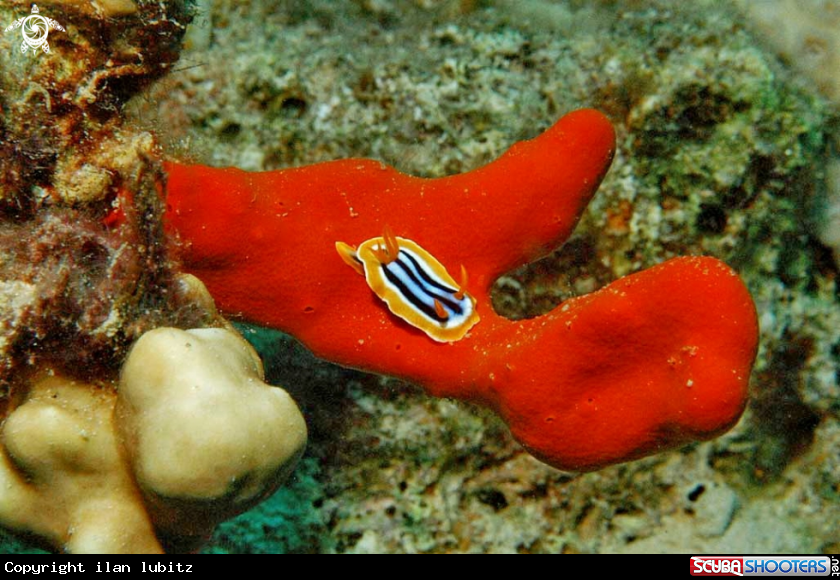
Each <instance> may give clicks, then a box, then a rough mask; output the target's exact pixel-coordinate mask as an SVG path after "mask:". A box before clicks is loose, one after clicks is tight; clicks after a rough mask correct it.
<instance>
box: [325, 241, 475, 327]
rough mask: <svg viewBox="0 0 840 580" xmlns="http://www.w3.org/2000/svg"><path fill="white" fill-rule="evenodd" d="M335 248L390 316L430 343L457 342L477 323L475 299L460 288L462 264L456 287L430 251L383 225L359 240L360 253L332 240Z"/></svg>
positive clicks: (463, 277) (464, 277)
mask: <svg viewBox="0 0 840 580" xmlns="http://www.w3.org/2000/svg"><path fill="white" fill-rule="evenodd" d="M335 248H336V250H337V251H338V254H339V255H340V256H341V258H342V259H343V260H344V261H345V262H346V263H347V264H348V265H349V266H351V267H352V268H353V269H354V270H356V272H358V273H359V274H362V275H363V276H364V277H365V280H366V281H367V283H368V286H370V288H371V290H373V292H374V293H375V294H376V295H377V296H379V297H380V298H381V299H382V300H383V301H384V302H385V303H386V304H387V305H388V308H389V310H390V311H391V312H393V313H394V314H395V315H397V316H399V317H400V318H402V319H403V320H405V321H406V322H408V323H409V324H410V325H412V326H414V327H416V328H419V329H420V330H422V331H423V332H425V333H426V334H427V335H429V337H431V338H433V339H434V340H436V341H438V342H452V341H456V340H460V339H462V338H464V336H465V335H466V334H467V332H469V330H470V328H472V327H473V325H475V324H476V323H477V322H478V320H479V317H478V313H477V312H476V310H475V298H473V297H472V296H470V295H469V294H468V293H467V292H466V290H465V288H464V287H465V286H466V283H467V273H466V270H465V269H464V267H463V266H461V282H460V284H459V283H457V282H455V280H454V279H453V278H452V276H450V275H449V272H447V271H446V268H444V267H443V265H442V264H441V263H440V262H438V260H437V259H436V258H435V257H434V256H432V255H431V254H430V253H429V252H427V251H426V250H424V249H423V248H422V247H420V245H418V244H417V243H416V242H413V241H412V240H407V239H405V238H399V237H396V236H394V235H393V233H391V231H390V230H389V229H388V228H387V227H386V228H385V231H384V232H383V235H382V237H378V238H372V239H370V240H367V241H365V242H362V244H361V245H360V246H359V248H358V249H355V248H353V247H352V246H350V245H348V244H345V243H344V242H336V244H335Z"/></svg>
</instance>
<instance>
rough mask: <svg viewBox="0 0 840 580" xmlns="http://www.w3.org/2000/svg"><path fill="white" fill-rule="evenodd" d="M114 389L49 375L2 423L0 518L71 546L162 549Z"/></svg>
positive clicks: (13, 526)
mask: <svg viewBox="0 0 840 580" xmlns="http://www.w3.org/2000/svg"><path fill="white" fill-rule="evenodd" d="M115 398H116V396H115V394H114V393H113V390H111V389H109V388H99V387H96V386H94V385H89V384H85V383H80V382H75V381H72V380H68V379H65V378H61V377H55V376H44V377H41V378H38V379H36V380H35V381H33V383H32V385H31V387H30V389H29V393H28V396H27V398H26V400H25V401H24V402H23V404H21V405H20V406H19V407H17V408H16V409H15V410H14V411H13V412H12V413H11V414H10V415H9V416H8V417H7V418H6V421H5V423H4V424H3V429H2V442H3V448H4V452H3V453H2V454H0V489H2V490H3V493H2V494H0V521H2V523H3V525H4V526H5V527H8V528H10V529H12V530H16V531H18V532H23V533H26V534H28V535H34V536H38V537H40V538H42V539H43V540H44V541H46V542H47V543H48V544H49V545H51V546H53V547H56V548H59V549H61V550H62V551H66V552H75V553H90V552H112V553H126V552H160V551H161V546H160V544H159V543H158V541H157V538H156V537H155V534H154V530H153V526H152V522H151V521H150V519H149V517H148V515H147V512H146V509H145V506H144V505H143V502H142V500H141V498H140V494H139V493H138V492H137V489H136V486H135V485H134V481H133V479H132V476H131V473H130V469H129V467H128V466H127V465H126V464H125V462H124V460H123V459H122V457H121V454H120V448H119V444H118V443H117V440H116V437H115V432H114V425H113V408H114V400H115Z"/></svg>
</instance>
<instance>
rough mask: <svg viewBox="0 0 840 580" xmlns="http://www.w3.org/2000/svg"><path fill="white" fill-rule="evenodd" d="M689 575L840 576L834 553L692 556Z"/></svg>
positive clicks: (839, 564) (838, 561) (837, 561)
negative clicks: (832, 554)
mask: <svg viewBox="0 0 840 580" xmlns="http://www.w3.org/2000/svg"><path fill="white" fill-rule="evenodd" d="M690 572H691V575H692V576H840V560H838V558H837V557H836V556H831V557H830V558H829V556H692V557H691V566H690Z"/></svg>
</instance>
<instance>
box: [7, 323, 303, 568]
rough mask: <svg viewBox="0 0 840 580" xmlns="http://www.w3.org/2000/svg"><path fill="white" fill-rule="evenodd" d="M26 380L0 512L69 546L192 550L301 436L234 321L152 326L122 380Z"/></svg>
mask: <svg viewBox="0 0 840 580" xmlns="http://www.w3.org/2000/svg"><path fill="white" fill-rule="evenodd" d="M19 391H20V392H22V393H23V394H22V395H21V396H20V397H19V398H20V399H21V400H16V398H13V399H12V400H11V401H10V402H9V404H10V406H11V407H12V408H11V412H9V413H8V414H7V417H6V420H5V422H4V423H3V426H2V432H0V438H2V449H0V489H2V490H3V493H2V494H0V523H2V525H3V526H4V527H7V528H10V529H12V530H15V531H18V532H20V533H25V534H27V535H30V536H37V537H39V538H41V539H42V541H44V542H45V543H46V544H48V545H50V546H52V547H54V548H57V549H60V550H62V551H66V552H74V553H90V552H112V553H118V552H161V551H162V550H163V546H162V544H161V542H164V544H165V547H166V548H175V549H195V548H196V547H197V546H198V545H199V543H200V542H201V540H203V539H204V538H205V537H206V536H207V535H208V534H209V533H210V532H212V530H213V528H214V527H215V526H216V524H218V523H219V522H221V521H222V520H224V519H227V518H229V517H231V516H233V515H236V514H238V513H240V512H241V511H244V510H245V509H247V508H249V507H250V506H252V505H253V504H255V503H256V502H258V501H259V500H261V499H263V498H264V497H265V496H266V495H267V494H269V493H271V492H272V491H273V490H274V489H275V488H276V487H277V486H278V485H279V484H280V483H281V482H282V481H283V479H285V478H286V477H287V476H288V475H289V473H290V472H291V470H292V469H293V468H294V465H295V463H296V462H297V459H298V458H299V457H300V455H301V454H302V452H303V448H304V445H305V443H306V426H305V424H304V422H303V417H302V416H301V414H300V412H299V411H298V409H297V406H296V405H295V403H294V401H292V399H291V398H290V397H289V395H287V394H286V392H285V391H283V390H282V389H279V388H277V387H271V386H269V385H267V384H265V383H264V382H263V370H262V364H261V362H260V360H259V358H258V357H257V355H256V353H255V352H254V350H253V349H252V348H251V346H250V345H248V343H247V342H245V340H244V339H242V337H240V336H239V335H238V334H237V333H236V332H234V331H233V330H230V329H219V328H209V329H199V330H190V331H183V330H178V329H174V328H159V329H156V330H153V331H150V332H148V333H146V334H144V335H143V336H142V337H141V338H140V340H138V341H137V343H136V344H135V346H134V347H133V348H132V350H131V353H130V354H129V357H128V359H127V360H126V363H125V365H124V367H123V372H122V377H121V380H120V384H119V387H118V389H117V390H116V391H115V390H114V388H113V386H112V385H109V384H105V385H92V384H87V383H82V382H78V381H73V380H71V379H68V378H66V377H61V376H57V375H55V374H53V373H52V372H45V373H44V374H42V375H40V376H39V377H37V378H35V379H33V380H32V381H29V383H28V384H26V385H23V387H22V388H20V389H19ZM159 538H160V539H161V541H159Z"/></svg>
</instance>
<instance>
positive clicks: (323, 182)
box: [166, 110, 758, 471]
mask: <svg viewBox="0 0 840 580" xmlns="http://www.w3.org/2000/svg"><path fill="white" fill-rule="evenodd" d="M614 150H615V132H614V131H613V127H612V124H611V123H610V122H609V121H608V120H607V119H606V118H605V117H604V116H603V115H602V114H600V113H598V112H597V111H593V110H582V111H575V112H573V113H569V114H568V115H566V116H564V117H563V118H561V119H560V120H559V121H557V123H555V124H554V125H553V126H552V127H550V128H548V129H547V130H546V131H545V132H543V133H542V134H541V135H538V136H537V137H535V138H534V139H531V140H528V141H523V142H520V143H516V144H515V145H513V146H512V147H511V148H510V149H509V150H508V151H507V152H506V153H505V154H504V155H502V156H501V157H500V158H498V159H497V160H495V161H493V162H491V163H489V164H487V165H485V166H483V167H479V168H477V169H474V170H473V171H470V172H468V173H463V174H460V175H451V176H448V177H441V178H436V179H423V178H419V177H413V176H410V175H406V174H404V173H400V172H399V171H397V170H396V169H394V168H392V167H389V166H387V165H385V164H383V163H380V162H377V161H372V160H367V159H343V160H338V161H331V162H326V163H319V164H316V165H311V166H307V167H295V168H291V169H284V170H281V171H266V172H262V173H248V172H245V171H241V170H238V169H233V168H227V169H214V168H210V167H204V166H200V165H192V166H188V165H180V164H176V163H170V164H168V165H167V167H166V169H167V172H168V180H167V184H166V187H167V197H166V204H167V213H166V221H167V224H166V227H167V229H168V231H169V233H170V234H171V237H172V239H173V241H174V243H173V246H172V248H173V251H174V252H175V255H176V256H177V257H178V259H180V260H181V263H182V264H183V266H184V268H185V269H186V270H187V271H189V272H190V273H192V274H194V275H196V276H198V277H199V278H200V279H201V280H202V281H203V282H204V283H205V284H206V286H207V288H208V289H209V290H210V293H211V294H212V295H213V298H214V299H215V300H216V304H217V305H218V307H219V308H220V309H221V310H223V311H224V312H225V313H227V314H228V315H230V316H236V317H239V318H242V319H246V320H249V321H251V322H255V323H258V324H263V325H266V326H271V327H274V328H277V329H280V330H282V331H284V332H287V333H289V334H291V335H292V336H294V337H295V338H297V339H298V340H300V341H301V342H302V343H304V344H305V345H306V346H307V347H308V348H309V349H310V350H311V351H312V352H313V353H315V355H317V356H319V357H321V358H324V359H327V360H330V361H333V362H336V363H338V364H342V365H345V366H348V367H354V368H358V369H361V370H367V371H371V372H376V373H380V374H384V375H390V376H396V377H400V378H402V379H405V380H408V381H411V382H413V383H415V384H418V385H420V386H422V387H423V388H424V389H425V390H426V392H428V393H429V394H430V395H433V396H438V397H451V398H457V399H462V400H467V401H470V402H473V403H477V404H481V405H484V406H486V407H489V408H490V409H492V410H494V411H495V412H496V413H498V414H499V416H500V417H501V418H502V419H503V420H504V421H505V422H506V423H507V425H508V426H509V427H510V430H511V433H512V434H513V435H514V437H515V438H516V439H517V440H518V441H519V442H520V443H521V444H522V445H523V446H525V448H526V449H527V450H528V451H529V452H531V453H532V454H533V455H535V456H536V457H537V458H539V459H541V460H543V461H545V462H546V463H549V464H550V465H553V466H555V467H557V468H560V469H566V470H570V471H586V470H592V469H598V468H600V467H604V466H606V465H610V464H612V463H618V462H621V461H628V460H630V459H636V458H639V457H642V456H644V455H648V454H652V453H658V452H661V451H663V450H665V449H672V448H674V447H678V446H680V445H683V444H685V443H689V442H693V441H697V440H703V439H709V438H711V437H714V436H716V435H719V434H721V433H723V432H724V431H726V430H727V429H729V428H730V427H732V425H734V424H735V422H736V421H737V420H738V418H739V417H740V416H741V413H742V411H743V409H744V406H745V404H746V401H747V393H748V384H749V376H750V369H751V368H752V364H753V361H754V360H755V354H756V347H757V342H758V327H757V319H756V313H755V306H754V305H753V302H752V299H751V297H750V295H749V291H748V290H747V288H746V287H745V286H744V284H743V282H741V280H740V279H739V278H738V276H737V275H736V274H735V272H733V271H732V269H731V268H729V267H728V266H727V265H726V264H724V263H722V262H720V261H719V260H716V259H714V258H709V257H685V258H675V259H672V260H668V261H667V262H664V263H663V264H659V265H656V266H654V267H652V268H649V269H647V270H643V271H641V272H638V273H636V274H632V275H630V276H627V277H624V278H621V279H619V280H616V281H615V282H613V283H611V284H609V285H607V286H605V287H604V288H602V289H600V290H598V291H596V292H593V293H591V294H587V295H584V296H578V297H575V298H572V299H569V300H567V301H565V302H564V303H563V304H561V305H558V306H557V307H556V308H554V309H553V310H551V311H550V312H548V313H546V314H544V315H541V316H538V317H535V318H531V319H526V320H508V319H506V318H503V317H502V316H499V315H498V314H496V313H495V312H494V311H493V309H492V308H491V307H490V290H491V287H492V285H493V282H494V281H495V280H496V279H497V278H498V277H499V276H501V275H503V274H505V273H506V272H508V271H510V270H512V269H514V268H517V267H519V266H521V265H523V264H526V263H528V262H532V261H534V260H536V259H538V258H540V257H542V256H545V255H546V254H547V253H548V252H550V251H552V250H554V249H555V248H557V247H559V246H560V245H561V244H562V243H563V242H564V241H565V240H566V239H568V237H569V236H570V235H571V233H572V230H573V229H574V227H575V224H576V223H577V221H578V220H579V218H580V216H581V214H582V212H583V210H584V208H585V207H586V205H587V203H588V202H589V200H590V198H591V197H592V195H593V194H594V193H595V190H596V189H597V188H598V185H599V184H600V182H601V179H602V178H603V176H604V174H605V172H606V170H607V168H608V167H609V165H610V161H611V160H612V155H613V151H614ZM453 208H457V211H453ZM384 224H388V225H389V226H390V228H391V229H392V230H393V231H394V232H395V233H397V234H399V235H400V236H402V237H401V238H398V237H396V236H394V235H393V234H390V233H387V234H386V235H382V236H379V237H375V238H371V237H372V236H376V235H377V234H380V233H382V229H383V225H384ZM339 240H341V241H342V242H346V243H354V244H355V243H360V242H361V241H362V240H367V241H365V242H363V243H360V245H359V247H358V249H356V250H354V249H353V248H352V247H350V246H348V245H346V243H344V244H339V245H338V250H339V254H341V255H342V256H343V257H344V258H345V261H342V260H341V259H339V258H338V257H337V256H336V247H337V246H336V242H337V241H339ZM410 240H414V241H415V242H417V243H416V244H415V243H413V242H410ZM420 246H422V247H423V248H425V249H426V250H428V252H426V251H423V250H422V249H421V248H420ZM432 254H433V255H434V257H432ZM409 258H413V259H415V260H416V261H417V264H418V268H417V269H416V270H415V269H413V264H412V263H411V261H410V259H409ZM345 262H346V263H347V264H350V265H351V266H353V268H354V269H355V270H356V271H357V272H359V273H363V274H365V276H366V278H368V282H369V283H370V286H371V287H370V288H369V287H368V284H365V283H363V282H362V281H361V280H358V279H357V276H356V274H354V273H353V271H352V270H350V268H348V267H347V265H346V264H345ZM383 264H384V266H383ZM444 266H446V268H449V269H450V272H451V273H455V274H456V276H455V278H458V277H459V276H458V275H457V272H458V269H459V268H461V266H463V267H464V268H465V271H466V272H469V286H468V287H467V281H466V279H465V277H464V276H461V281H460V283H456V282H455V281H454V280H453V279H452V276H450V275H449V274H447V275H446V276H444V275H443V272H445V271H446V270H445V269H444ZM404 268H406V269H407V270H404V271H412V272H413V273H414V274H415V275H416V276H417V277H419V276H420V275H421V274H420V272H421V270H422V271H423V272H425V273H426V274H430V275H431V274H435V275H437V276H438V277H439V278H440V280H442V281H443V282H444V284H443V286H445V287H446V288H447V290H446V291H441V294H440V295H441V296H443V297H450V296H451V297H452V301H453V303H454V304H458V305H459V306H460V307H461V308H462V309H463V311H464V313H467V312H472V313H471V314H464V315H463V316H464V320H466V321H467V323H474V322H475V321H476V320H478V313H480V314H481V321H480V322H478V323H477V324H473V325H472V326H471V328H469V329H467V323H462V322H461V321H460V319H459V317H458V316H456V315H455V314H456V313H455V310H454V309H452V310H447V308H446V304H445V303H444V301H442V300H440V299H438V301H439V302H440V306H441V308H440V309H438V308H436V307H435V306H434V299H432V300H431V302H429V298H430V297H431V296H432V295H435V290H434V289H433V288H434V286H433V285H430V284H428V283H426V284H425V285H422V286H421V285H418V286H417V287H415V288H411V289H409V290H398V289H396V285H392V286H390V287H389V286H388V285H387V278H388V276H389V274H393V275H394V276H395V278H397V279H399V278H398V276H397V273H398V271H399V270H401V269H404ZM348 277H349V278H348ZM430 277H431V276H430ZM432 279H434V278H432ZM354 282H355V283H354ZM371 289H373V292H371ZM467 290H468V291H469V294H467ZM421 297H422V298H421ZM412 298H416V299H417V300H418V301H420V302H423V304H425V306H426V307H427V310H426V313H425V314H424V315H423V316H425V317H426V318H422V316H421V315H420V314H418V312H419V311H421V309H420V308H419V307H418V305H417V304H413V305H412ZM382 300H386V302H387V303H388V307H385V305H383V303H382ZM429 304H431V305H432V306H431V308H432V309H434V314H431V315H430V311H429V310H428V306H429ZM399 308H407V309H408V314H407V315H406V313H405V312H404V313H403V317H404V318H411V319H412V320H413V322H412V324H415V325H416V326H417V327H418V328H423V329H424V330H425V329H427V328H432V327H434V324H432V323H430V320H434V321H436V323H437V325H439V326H440V325H441V321H442V320H443V319H444V318H445V317H449V318H448V319H447V324H444V325H443V326H447V325H449V324H453V325H454V322H455V321H458V324H457V326H458V328H459V329H460V330H459V332H461V331H464V332H466V331H467V330H468V333H467V334H466V335H465V336H464V338H462V339H461V340H452V341H451V342H446V343H445V344H444V343H440V342H437V341H436V340H430V339H429V336H427V335H426V334H425V333H424V332H420V331H419V330H418V329H417V328H413V327H412V326H411V325H409V324H406V323H405V322H403V320H400V319H398V318H397V317H398V316H400V314H399V313H398V310H399ZM392 310H393V313H392V312H391V311H392ZM439 310H442V313H441V312H439Z"/></svg>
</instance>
